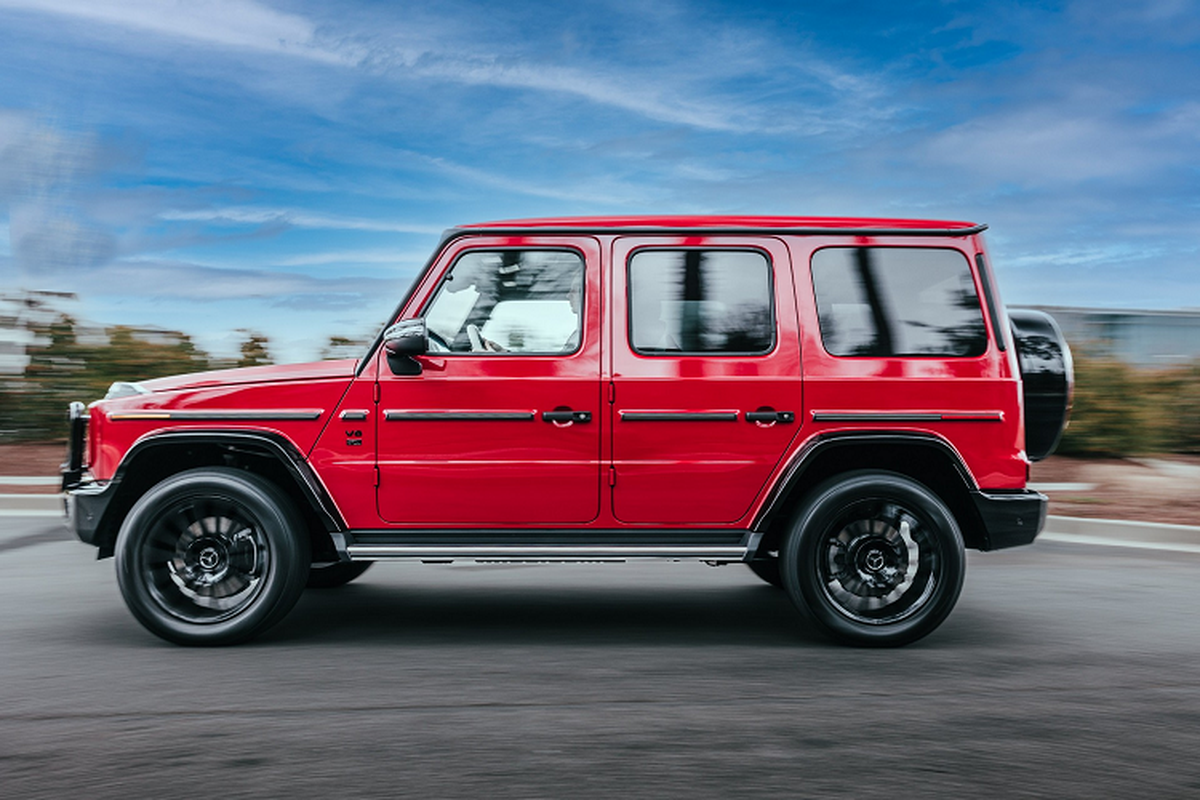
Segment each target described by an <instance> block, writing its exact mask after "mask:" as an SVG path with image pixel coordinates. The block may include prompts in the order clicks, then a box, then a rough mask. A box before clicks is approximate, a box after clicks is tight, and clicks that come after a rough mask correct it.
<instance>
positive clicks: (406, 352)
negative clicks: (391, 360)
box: [383, 317, 429, 356]
mask: <svg viewBox="0 0 1200 800" xmlns="http://www.w3.org/2000/svg"><path fill="white" fill-rule="evenodd" d="M383 347H384V349H385V350H387V352H388V355H391V356H423V355H425V354H426V353H428V352H429V332H428V330H427V329H426V327H425V320H424V319H423V318H421V317H418V318H417V319H406V320H402V321H400V322H397V323H396V324H395V325H393V326H391V327H390V328H388V329H387V330H386V331H384V332H383Z"/></svg>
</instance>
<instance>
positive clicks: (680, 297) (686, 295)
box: [629, 250, 775, 355]
mask: <svg viewBox="0 0 1200 800" xmlns="http://www.w3.org/2000/svg"><path fill="white" fill-rule="evenodd" d="M771 298H772V293H771V262H770V261H768V260H767V257H766V256H765V255H764V254H763V253H761V252H758V251H757V250H639V251H637V252H635V253H634V254H633V255H632V256H630V258H629V339H630V343H631V344H632V346H633V349H634V350H635V351H636V352H638V353H642V354H645V355H672V354H679V353H715V354H742V355H756V354H762V353H767V352H769V351H770V350H771V348H772V347H773V346H774V344H775V315H774V304H773V303H772V302H771Z"/></svg>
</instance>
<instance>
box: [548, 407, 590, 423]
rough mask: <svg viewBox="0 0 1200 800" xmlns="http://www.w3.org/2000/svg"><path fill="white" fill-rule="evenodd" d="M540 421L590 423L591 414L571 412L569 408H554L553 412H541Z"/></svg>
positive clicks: (587, 412) (588, 412)
mask: <svg viewBox="0 0 1200 800" xmlns="http://www.w3.org/2000/svg"><path fill="white" fill-rule="evenodd" d="M542 419H544V420H545V421H546V422H591V421H592V412H590V411H572V410H571V409H569V408H556V409H554V410H553V411H543V412H542Z"/></svg>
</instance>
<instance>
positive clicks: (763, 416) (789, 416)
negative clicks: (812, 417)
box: [746, 408, 796, 424]
mask: <svg viewBox="0 0 1200 800" xmlns="http://www.w3.org/2000/svg"><path fill="white" fill-rule="evenodd" d="M795 421H796V414H795V413H794V412H792V411H775V410H774V409H770V408H760V409H759V410H758V411H747V412H746V422H760V423H766V424H770V423H772V422H795Z"/></svg>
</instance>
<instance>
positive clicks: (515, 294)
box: [425, 250, 584, 355]
mask: <svg viewBox="0 0 1200 800" xmlns="http://www.w3.org/2000/svg"><path fill="white" fill-rule="evenodd" d="M583 286H584V264H583V259H582V258H581V257H580V256H579V255H578V254H577V253H575V252H571V251H565V250H489V251H481V250H472V251H469V252H467V253H464V254H463V255H462V256H460V257H459V259H458V261H456V262H455V263H454V266H452V267H451V268H450V273H449V275H447V276H446V278H445V280H444V281H443V282H442V285H441V286H440V287H439V288H438V291H437V294H436V295H435V296H434V298H433V301H432V302H431V303H430V304H429V306H428V308H427V310H426V312H425V323H426V325H427V327H428V330H429V339H430V346H431V349H432V350H435V351H439V352H451V353H523V354H539V355H549V354H565V353H573V352H575V351H576V350H578V349H579V342H580V336H581V331H582V325H583Z"/></svg>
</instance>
